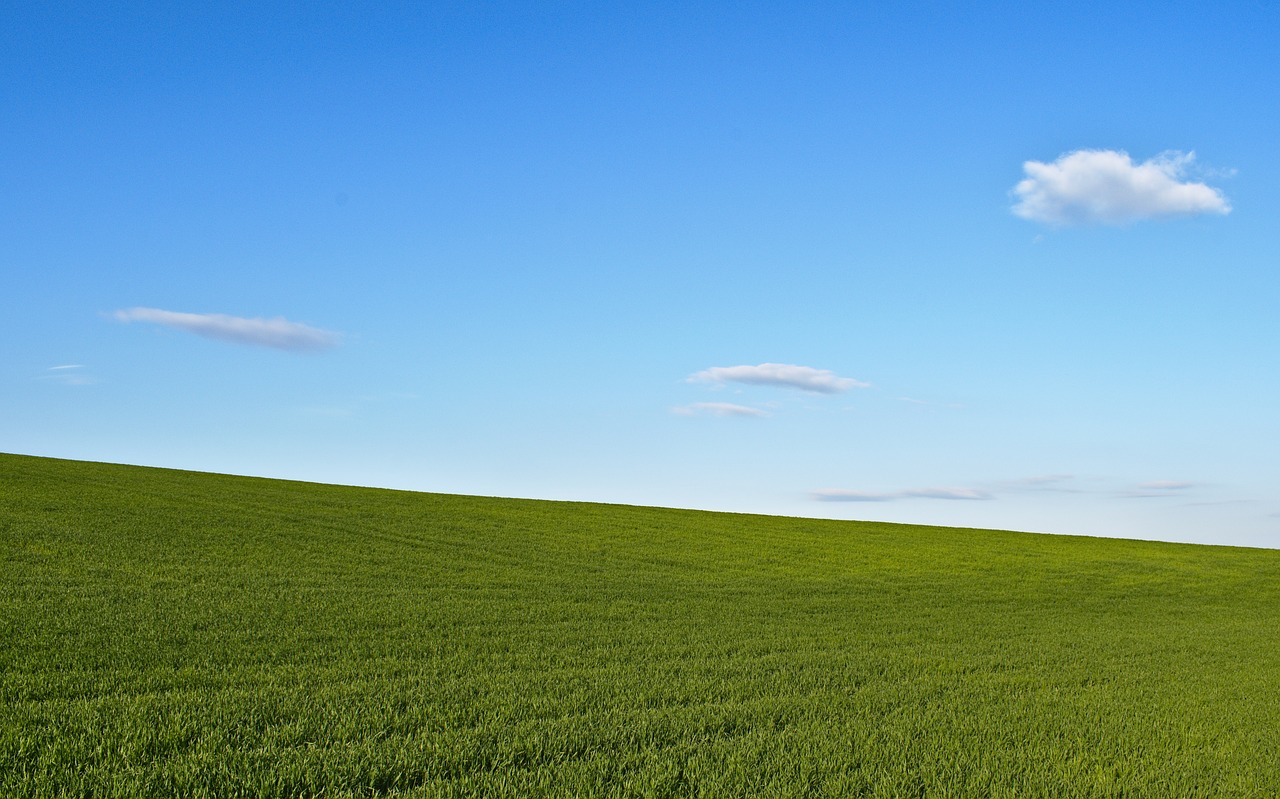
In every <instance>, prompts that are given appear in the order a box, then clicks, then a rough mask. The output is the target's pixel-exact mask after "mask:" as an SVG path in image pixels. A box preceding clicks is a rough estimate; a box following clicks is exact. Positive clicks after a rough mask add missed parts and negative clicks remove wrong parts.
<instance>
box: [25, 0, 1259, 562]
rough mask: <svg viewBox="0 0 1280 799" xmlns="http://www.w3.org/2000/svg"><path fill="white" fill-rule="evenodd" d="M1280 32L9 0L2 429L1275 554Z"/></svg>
mask: <svg viewBox="0 0 1280 799" xmlns="http://www.w3.org/2000/svg"><path fill="white" fill-rule="evenodd" d="M1277 41H1280V10H1277V8H1276V7H1275V6H1267V5H1265V4H1263V3H1217V4H1174V5H1169V6H1164V7H1161V8H1155V7H1154V6H1152V5H1150V4H1125V3H1114V2H1108V3H1097V4H1083V3H1074V4H1055V5H1053V6H1052V7H1049V6H1045V5H1042V4H1025V3H1008V4H994V3H988V4H967V5H959V4H942V3H907V4H882V5H872V4H843V3H832V4H814V3H808V4H805V3H802V4H774V5H769V4H758V3H748V4H744V3H724V4H693V5H690V4H683V3H680V4H677V3H642V4H629V5H626V6H625V7H623V6H621V4H618V5H616V6H615V5H614V4H582V5H568V4H563V5H561V4H554V5H553V4H471V3H465V4H444V3H439V4H428V3H424V4H377V7H375V8H372V9H371V8H363V7H361V8H357V7H355V5H354V4H352V5H350V6H341V5H329V4H326V5H323V6H321V4H305V5H304V4H300V5H298V6H292V7H290V6H281V5H271V4H265V3H254V4H244V5H240V6H236V5H233V4H226V3H220V4H210V5H193V4H159V3H157V4H154V5H150V6H147V5H139V4H119V5H117V4H87V5H76V4H70V3H68V4H36V3H9V4H5V6H4V7H3V9H2V10H0V76H2V79H3V84H2V88H3V97H2V100H0V115H2V117H3V124H0V145H2V146H0V269H2V270H3V274H4V278H5V279H4V297H5V313H4V314H3V317H2V318H0V325H3V330H2V333H3V345H0V346H3V359H0V366H2V370H0V380H2V381H3V384H4V388H3V392H2V393H0V449H3V450H5V451H10V452H18V453H27V454H35V455H49V456H56V457H67V458H78V459H90V460H105V461H115V462H127V463H138V464H147V465H156V466H170V467H178V468H185V469H197V470H203V471H219V472H234V473H243V474H256V475H266V476H273V477H288V478H298V479H305V480H318V481H325V482H338V483H352V484H362V485H377V486H389V487H397V488H410V489H418V490H426V491H446V492H457V493H467V494H489V495H501V496H524V497H542V498H553V499H577V500H595V501H603V502H622V503H634V504H652V505H669V506H681V507H696V508H710V509H718V510H732V511H747V512H764V513H778V514H787V515H800V516H827V517H834V518H860V519H861V518H865V519H883V520H891V521H904V522H921V523H936V524H949V525H961V526H980V527H1002V528H1013V529H1024V530H1035V531H1048V532H1067V533H1084V534H1095V535H1111V536H1125V537H1139V538H1156V539H1165V540H1179V541H1200V542H1208V543H1233V544H1245V545H1254V546H1280V458H1278V457H1277V451H1278V450H1280V414H1278V413H1277V406H1278V403H1277V399H1278V398H1280V377H1278V376H1277V369H1276V357H1275V356H1276V349H1277V343H1278V342H1280V277H1278V275H1277V267H1278V266H1280V258H1278V256H1280V245H1278V244H1277V230H1278V227H1277V220H1278V219H1280V159H1277V157H1276V149H1277V146H1278V143H1280V103H1277V101H1276V100H1277V90H1276V87H1277V86H1280V61H1277V59H1276V58H1275V44H1276V42H1277ZM1191 153H1194V160H1192V159H1191V158H1190V157H1189V154H1191ZM1028 162H1031V163H1030V166H1027V164H1028ZM1024 180H1025V181H1030V182H1029V183H1027V184H1023V189H1022V190H1016V187H1018V186H1019V185H1020V184H1021V183H1022V182H1023V181H1024ZM1018 209H1021V210H1020V212H1019V213H1015V210H1018ZM271 320H275V321H271ZM762 364H780V365H783V366H787V367H795V368H794V369H791V370H790V371H788V370H786V369H782V368H780V367H776V366H766V367H764V368H761V365H762ZM733 367H740V368H739V369H737V370H736V371H735V370H734V369H733ZM815 379H817V380H818V382H813V380H815ZM806 388H807V389H814V388H820V389H822V390H806Z"/></svg>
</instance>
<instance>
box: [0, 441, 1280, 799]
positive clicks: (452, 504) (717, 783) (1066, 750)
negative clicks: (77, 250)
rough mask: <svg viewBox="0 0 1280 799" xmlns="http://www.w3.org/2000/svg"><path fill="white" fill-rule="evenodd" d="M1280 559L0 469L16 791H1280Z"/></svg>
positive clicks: (124, 473)
mask: <svg viewBox="0 0 1280 799" xmlns="http://www.w3.org/2000/svg"><path fill="white" fill-rule="evenodd" d="M1277 763H1280V551H1268V550H1249V549H1235V548H1227V547H1206V546H1191V545H1178V544H1161V543H1152V542H1137V541H1120V540H1107V539H1094V538H1072V537H1062V536H1045V535H1030V534H1021V533H1010V532H995V531H987V530H964V529H946V528H931V527H914V526H906V525H893V524H873V523H857V522H835V521H818V520H805V519H788V518H773V517H764V516H746V515H733V514H718V513H705V512H693V511H680V510H663V509H653V508H638V507H625V506H606V505H592V504H579V503H559V502H541V501H526V500H508V499H486V498H477V497H460V496H444V495H435V494H419V493H408V492H396V491H386V490H374V489H360V488H347V487H335V486H325V485H315V484H306V483H296V482H285V481H276V480H263V479H253V478H242V477H228V476H220V475H212V474H197V473H189V472H178V471H169V470H160V469H147V468H140V467H129V466H114V465H105V464H93V463H78V462H69V461H57V460H50V459H43V458H32V457H24V456H15V455H0V795H5V796H33V797H39V796H50V797H52V796H94V797H112V796H120V797H124V796H130V797H132V796H178V795H181V796H219V797H230V796H312V795H325V796H396V795H399V796H486V797H488V796H512V797H515V796H539V795H546V796H619V797H621V796H673V797H674V796H832V797H835V796H841V797H844V796H884V797H890V796H973V797H988V796H1008V797H1013V796H1017V797H1033V796H1044V797H1067V796H1117V797H1118V796H1126V797H1129V796H1151V797H1175V796H1176V797H1190V796H1205V797H1210V796H1212V797H1221V796H1250V797H1254V796H1275V795H1278V794H1280V769H1277V766H1276V764H1277Z"/></svg>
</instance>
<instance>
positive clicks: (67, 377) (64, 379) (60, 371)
mask: <svg viewBox="0 0 1280 799" xmlns="http://www.w3.org/2000/svg"><path fill="white" fill-rule="evenodd" d="M82 369H84V364H79V363H69V364H64V365H62V366H50V367H49V368H48V369H46V370H45V373H44V374H42V375H40V379H41V380H51V381H53V382H55V383H61V384H62V385H64V386H91V385H93V384H94V383H96V382H98V380H97V378H94V377H90V376H89V375H87V374H85V373H84V372H82V371H81V370H82Z"/></svg>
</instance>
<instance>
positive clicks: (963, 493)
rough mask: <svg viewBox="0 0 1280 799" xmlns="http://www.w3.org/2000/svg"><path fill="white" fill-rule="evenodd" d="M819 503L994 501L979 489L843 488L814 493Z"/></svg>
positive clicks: (825, 489) (989, 495) (988, 494)
mask: <svg viewBox="0 0 1280 799" xmlns="http://www.w3.org/2000/svg"><path fill="white" fill-rule="evenodd" d="M813 498H814V499H816V500H818V501H819V502H891V501H893V500H897V499H962V500H967V499H993V498H994V497H993V496H992V495H991V494H990V493H989V492H987V491H983V490H981V489H978V488H908V489H904V490H902V491H887V492H880V491H851V490H848V489H843V488H824V489H821V490H818V491H814V492H813Z"/></svg>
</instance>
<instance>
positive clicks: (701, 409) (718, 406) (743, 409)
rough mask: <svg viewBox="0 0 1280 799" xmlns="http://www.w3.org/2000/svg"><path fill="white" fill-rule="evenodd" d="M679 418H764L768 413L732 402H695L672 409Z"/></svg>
mask: <svg viewBox="0 0 1280 799" xmlns="http://www.w3.org/2000/svg"><path fill="white" fill-rule="evenodd" d="M671 412H672V413H674V414H675V415H677V416H750V417H755V418H762V417H765V416H768V415H769V414H768V412H766V411H763V410H761V409H759V408H752V407H750V406H748V405H736V404H734V403H732V402H694V403H690V404H689V405H678V406H676V407H674V408H672V409H671Z"/></svg>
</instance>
